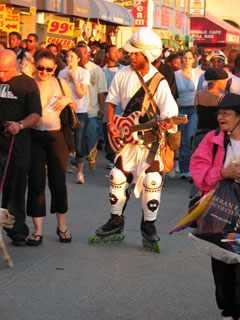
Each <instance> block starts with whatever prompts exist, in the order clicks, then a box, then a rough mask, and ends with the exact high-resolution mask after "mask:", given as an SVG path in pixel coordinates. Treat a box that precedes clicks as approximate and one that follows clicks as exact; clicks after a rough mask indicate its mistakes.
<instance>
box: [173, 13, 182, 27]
mask: <svg viewBox="0 0 240 320" xmlns="http://www.w3.org/2000/svg"><path fill="white" fill-rule="evenodd" d="M182 27H183V15H182V13H180V12H176V15H175V28H176V29H178V30H182Z"/></svg>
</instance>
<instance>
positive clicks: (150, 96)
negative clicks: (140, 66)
mask: <svg viewBox="0 0 240 320" xmlns="http://www.w3.org/2000/svg"><path fill="white" fill-rule="evenodd" d="M136 74H137V76H138V79H139V81H140V83H141V85H142V87H143V89H144V91H145V96H144V99H143V103H142V109H141V117H144V116H145V114H147V117H148V119H149V120H150V119H152V118H154V116H155V115H157V114H159V110H158V107H157V104H156V101H155V99H154V94H155V92H156V90H157V87H158V85H159V83H160V82H161V81H162V80H163V79H164V76H163V75H162V74H161V73H160V72H157V73H155V75H154V76H153V77H152V79H151V82H150V83H149V85H147V83H146V82H145V81H144V79H143V77H142V75H141V74H140V73H139V72H138V71H136Z"/></svg>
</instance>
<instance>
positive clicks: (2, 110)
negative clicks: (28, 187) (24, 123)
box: [0, 74, 42, 161]
mask: <svg viewBox="0 0 240 320" xmlns="http://www.w3.org/2000/svg"><path fill="white" fill-rule="evenodd" d="M31 113H37V114H39V115H41V114H42V107H41V101H40V96H39V90H38V87H37V84H36V82H35V80H33V79H32V78H30V77H28V76H26V75H24V74H22V75H19V76H16V77H13V78H12V79H11V80H9V81H7V82H4V83H3V82H1V81H0V149H2V150H4V151H7V152H8V151H9V148H10V142H11V136H10V137H6V135H5V134H3V131H4V129H5V127H4V123H5V122H6V121H20V120H23V119H24V118H26V117H27V116H28V115H30V114H31ZM12 155H13V156H15V157H17V158H18V159H21V161H24V160H25V159H28V157H29V155H30V132H29V129H23V130H20V131H19V133H18V134H16V136H15V140H14V145H13V151H12Z"/></svg>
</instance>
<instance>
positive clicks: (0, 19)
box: [0, 4, 20, 33]
mask: <svg viewBox="0 0 240 320" xmlns="http://www.w3.org/2000/svg"><path fill="white" fill-rule="evenodd" d="M0 29H1V30H2V31H6V32H8V33H9V32H12V31H16V32H20V10H18V9H12V7H6V6H5V5H4V4H1V5H0Z"/></svg>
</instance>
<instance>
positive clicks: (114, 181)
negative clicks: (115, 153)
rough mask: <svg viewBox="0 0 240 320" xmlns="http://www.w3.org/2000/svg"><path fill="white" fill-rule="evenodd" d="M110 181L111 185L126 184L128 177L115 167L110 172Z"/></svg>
mask: <svg viewBox="0 0 240 320" xmlns="http://www.w3.org/2000/svg"><path fill="white" fill-rule="evenodd" d="M109 181H110V183H111V185H116V186H117V185H118V186H120V185H121V184H124V183H126V182H127V178H126V176H125V174H124V173H123V172H122V171H121V170H119V169H118V168H116V167H114V168H113V169H112V170H111V171H110V174H109Z"/></svg>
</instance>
